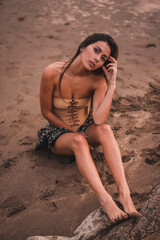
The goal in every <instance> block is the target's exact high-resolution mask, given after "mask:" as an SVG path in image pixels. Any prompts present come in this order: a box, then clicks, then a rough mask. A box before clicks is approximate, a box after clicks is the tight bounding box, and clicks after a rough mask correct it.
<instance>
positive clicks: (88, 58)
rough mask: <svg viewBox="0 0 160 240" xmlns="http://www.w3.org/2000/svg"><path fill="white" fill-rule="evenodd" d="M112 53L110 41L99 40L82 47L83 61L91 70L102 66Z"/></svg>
mask: <svg viewBox="0 0 160 240" xmlns="http://www.w3.org/2000/svg"><path fill="white" fill-rule="evenodd" d="M110 54H111V49H110V47H109V45H108V43H107V42H103V41H97V42H95V43H92V44H90V45H88V46H87V47H86V48H85V47H84V48H82V49H81V59H82V63H83V65H84V67H85V68H86V69H87V70H89V71H93V70H96V69H98V68H100V67H102V66H103V64H104V63H105V61H106V60H107V59H108V57H109V56H110Z"/></svg>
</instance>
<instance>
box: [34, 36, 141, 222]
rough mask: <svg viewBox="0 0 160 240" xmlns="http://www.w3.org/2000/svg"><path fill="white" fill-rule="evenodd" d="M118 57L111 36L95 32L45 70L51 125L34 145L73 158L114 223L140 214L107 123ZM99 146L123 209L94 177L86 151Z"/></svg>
mask: <svg viewBox="0 0 160 240" xmlns="http://www.w3.org/2000/svg"><path fill="white" fill-rule="evenodd" d="M117 57H118V46H117V44H116V42H115V41H114V40H113V38H112V37H111V36H109V35H107V34H101V33H95V34H92V35H90V36H88V37H87V38H86V39H85V40H84V41H83V42H82V43H81V44H80V46H79V48H78V50H77V52H76V54H75V55H74V56H73V58H72V59H71V60H70V61H68V62H64V61H61V62H56V63H53V64H51V65H49V66H48V67H46V69H45V70H44V72H43V74H42V80H41V87H40V105H41V112H42V115H43V116H44V117H45V118H46V119H47V120H48V122H49V123H48V125H47V127H46V128H43V129H41V130H40V131H39V133H38V135H39V143H38V144H37V146H36V148H37V149H39V148H40V147H41V146H42V145H48V149H49V151H50V150H51V151H52V152H53V153H55V154H63V155H64V154H65V155H75V158H76V162H77V165H78V168H79V170H80V172H81V173H82V175H83V176H84V177H85V178H86V180H87V181H88V182H89V184H90V186H91V187H92V188H93V190H94V191H95V193H96V195H97V197H98V199H99V201H100V203H101V205H102V206H103V208H104V211H105V212H106V213H107V214H108V216H109V218H110V220H111V221H112V222H117V221H119V220H121V219H126V218H128V216H137V217H138V216H140V213H139V212H137V210H136V209H135V206H134V204H133V202H132V199H131V197H130V190H129V187H128V185H127V182H126V178H125V173H124V168H123V164H122V159H121V155H120V151H119V147H118V145H117V142H116V140H115V138H114V135H113V132H112V130H111V128H110V126H109V125H107V124H105V121H106V119H107V116H108V114H109V111H110V107H111V103H112V98H113V94H114V91H115V88H116V76H117ZM107 61H108V62H107ZM106 62H107V63H108V64H107V66H106V67H105V66H104V63H106ZM91 107H92V112H91ZM89 112H90V113H89ZM98 145H101V146H102V148H103V152H104V157H105V160H106V162H107V164H108V166H109V168H110V170H111V173H112V175H113V177H114V179H115V182H116V184H117V188H118V199H117V200H118V201H119V202H120V203H121V205H122V206H123V209H124V211H122V210H120V209H119V208H118V206H117V205H116V204H115V202H114V201H113V199H112V197H111V196H110V195H109V194H108V192H107V191H106V190H105V188H104V186H103V184H102V182H101V180H100V177H99V175H98V172H97V169H96V167H95V164H94V162H93V159H92V157H91V154H90V147H96V146H98Z"/></svg>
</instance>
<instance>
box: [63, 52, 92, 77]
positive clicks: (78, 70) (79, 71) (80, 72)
mask: <svg viewBox="0 0 160 240" xmlns="http://www.w3.org/2000/svg"><path fill="white" fill-rule="evenodd" d="M67 71H68V73H70V74H72V75H74V76H87V75H90V74H91V72H90V71H88V70H87V69H86V68H85V67H84V66H83V64H82V60H81V54H79V55H78V57H76V59H75V60H74V61H73V63H72V64H71V65H70V67H69V68H68V70H67Z"/></svg>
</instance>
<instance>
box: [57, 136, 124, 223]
mask: <svg viewBox="0 0 160 240" xmlns="http://www.w3.org/2000/svg"><path fill="white" fill-rule="evenodd" d="M52 151H53V152H54V153H56V154H62V153H63V154H73V153H74V154H75V157H76V162H77V165H78V168H79V170H80V172H81V173H82V175H83V176H84V177H85V178H86V180H87V181H88V182H89V184H90V185H91V187H92V188H93V190H94V191H95V193H96V194H97V196H98V198H99V200H100V203H101V204H102V205H103V206H104V203H105V208H104V210H105V211H106V213H107V214H108V216H109V218H110V220H111V221H113V222H115V221H117V220H120V219H122V218H127V217H128V216H127V214H126V213H124V212H123V211H121V210H120V209H119V208H118V207H117V205H116V204H115V203H114V201H113V200H112V197H111V196H110V195H109V194H108V193H107V191H106V190H105V188H104V186H103V184H102V182H101V180H100V177H99V174H98V172H97V169H96V167H95V164H94V162H93V159H92V157H91V154H90V151H89V146H88V143H87V141H86V139H85V137H84V136H83V135H81V134H79V133H65V134H63V135H62V136H60V137H59V138H58V139H57V140H56V143H55V145H54V147H52Z"/></svg>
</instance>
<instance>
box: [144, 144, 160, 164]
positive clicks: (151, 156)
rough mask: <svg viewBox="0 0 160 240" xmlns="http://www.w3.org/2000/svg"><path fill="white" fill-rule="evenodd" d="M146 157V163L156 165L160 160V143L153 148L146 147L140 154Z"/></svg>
mask: <svg viewBox="0 0 160 240" xmlns="http://www.w3.org/2000/svg"><path fill="white" fill-rule="evenodd" d="M140 156H142V157H144V158H145V163H147V164H148V165H154V164H156V163H158V162H159V160H160V144H159V145H158V146H157V147H155V148H153V149H144V150H143V153H142V154H141V155H140Z"/></svg>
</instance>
